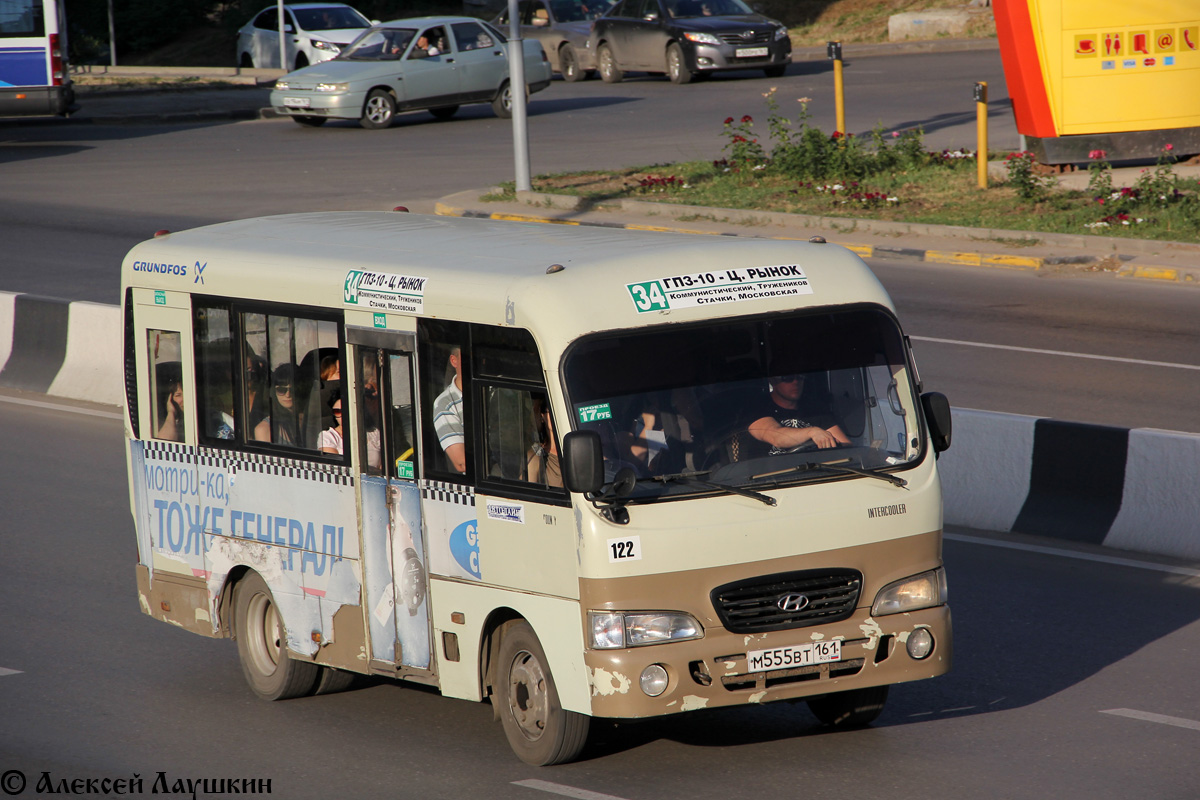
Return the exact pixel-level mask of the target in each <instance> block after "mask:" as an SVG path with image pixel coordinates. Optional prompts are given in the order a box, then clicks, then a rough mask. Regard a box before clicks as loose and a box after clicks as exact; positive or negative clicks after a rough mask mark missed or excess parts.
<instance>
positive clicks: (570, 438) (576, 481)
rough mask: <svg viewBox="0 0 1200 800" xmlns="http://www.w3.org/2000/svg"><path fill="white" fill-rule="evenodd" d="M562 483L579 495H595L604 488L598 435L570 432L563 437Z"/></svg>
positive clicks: (602, 459) (602, 457)
mask: <svg viewBox="0 0 1200 800" xmlns="http://www.w3.org/2000/svg"><path fill="white" fill-rule="evenodd" d="M563 483H564V484H565V485H566V487H567V489H568V490H569V491H572V492H579V493H580V494H589V493H590V494H595V493H597V492H599V491H600V487H602V486H604V452H603V448H602V447H601V444H600V434H598V433H596V432H595V431H571V432H570V433H568V434H567V435H566V436H564V437H563Z"/></svg>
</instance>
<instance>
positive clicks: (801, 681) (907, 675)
mask: <svg viewBox="0 0 1200 800" xmlns="http://www.w3.org/2000/svg"><path fill="white" fill-rule="evenodd" d="M920 629H925V630H926V631H927V632H928V634H929V635H931V636H932V638H933V648H932V650H931V651H930V652H929V654H928V655H927V656H926V657H924V658H921V659H917V658H913V657H912V656H911V655H909V651H908V647H907V643H908V640H909V638H910V637H911V636H912V635H913V634H914V633H915V632H916V631H918V630H920ZM921 638H924V634H922V635H921ZM832 639H840V640H841V643H842V644H841V658H840V660H838V661H834V662H829V663H824V664H813V665H809V666H800V667H792V668H785V669H774V670H767V671H763V672H753V671H751V670H750V669H749V668H748V662H747V653H748V652H750V651H753V650H770V649H772V648H786V647H791V646H794V645H800V644H805V643H808V642H813V641H822V640H832ZM952 654H953V646H952V641H951V624H950V608H949V606H938V607H936V608H929V609H923V610H921V611H914V612H910V613H906V614H895V615H890V616H886V617H877V618H876V617H871V616H870V613H869V609H859V611H858V613H856V614H855V615H854V616H853V617H851V618H850V619H848V620H845V621H844V622H841V623H836V624H832V625H823V626H820V627H819V628H796V629H792V630H785V631H776V632H772V633H767V634H751V635H747V634H740V633H731V632H729V631H727V630H725V629H723V628H718V629H711V628H710V629H709V630H708V631H706V632H705V636H704V638H702V639H695V640H691V641H682V642H674V643H670V644H662V645H652V646H648V647H635V648H626V649H622V650H589V651H587V653H586V654H585V656H584V661H585V663H586V665H587V669H588V677H589V679H590V682H591V688H592V698H591V699H592V715H593V716H596V717H611V718H624V719H633V718H643V717H655V716H662V715H665V714H674V713H677V712H680V711H693V710H696V709H700V708H719V707H722V706H735V705H744V704H750V703H769V702H775V701H779V700H795V699H802V698H811V697H817V696H820V695H825V694H830V693H832V692H843V691H848V690H851V689H861V688H866V687H870V686H886V685H890V684H894V683H903V682H906V681H915V680H922V679H924V678H932V677H935V676H937V675H942V674H944V673H946V672H947V671H949V669H950V664H951V657H952ZM653 665H658V666H661V667H662V668H663V669H664V670H665V671H666V673H667V676H668V682H667V687H666V690H665V691H663V692H662V694H660V695H658V696H657V697H651V696H649V695H648V694H647V693H646V692H645V691H644V690H643V689H642V687H641V676H642V674H643V672H644V671H645V670H646V669H647V668H650V667H652V666H653Z"/></svg>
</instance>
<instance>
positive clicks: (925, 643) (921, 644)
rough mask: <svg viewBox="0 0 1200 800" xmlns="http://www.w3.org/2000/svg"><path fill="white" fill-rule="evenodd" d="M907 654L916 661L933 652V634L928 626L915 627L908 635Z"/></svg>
mask: <svg viewBox="0 0 1200 800" xmlns="http://www.w3.org/2000/svg"><path fill="white" fill-rule="evenodd" d="M906 646H907V647H908V654H909V655H910V656H912V657H913V658H914V659H916V660H917V661H920V660H921V659H922V658H925V657H926V656H928V655H929V654H930V653H932V652H933V634H932V633H930V632H929V629H928V628H917V629H916V630H915V631H913V632H912V633H910V634H909V635H908V642H907V643H906Z"/></svg>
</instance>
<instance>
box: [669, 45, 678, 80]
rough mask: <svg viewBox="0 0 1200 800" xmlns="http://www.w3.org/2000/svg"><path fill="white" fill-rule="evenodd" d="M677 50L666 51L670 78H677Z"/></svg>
mask: <svg viewBox="0 0 1200 800" xmlns="http://www.w3.org/2000/svg"><path fill="white" fill-rule="evenodd" d="M679 66H680V65H679V52H678V51H676V50H671V51H670V52H668V53H667V69H669V70H670V71H671V80H678V79H679Z"/></svg>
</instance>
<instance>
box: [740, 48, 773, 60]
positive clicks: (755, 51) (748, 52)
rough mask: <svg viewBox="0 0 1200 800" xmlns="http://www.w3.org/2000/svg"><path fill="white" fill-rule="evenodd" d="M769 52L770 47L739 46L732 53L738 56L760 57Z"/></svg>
mask: <svg viewBox="0 0 1200 800" xmlns="http://www.w3.org/2000/svg"><path fill="white" fill-rule="evenodd" d="M770 52H771V51H770V49H769V48H766V47H739V48H738V49H737V52H736V53H735V54H734V55H736V56H737V57H738V58H761V57H762V56H765V55H769V54H770Z"/></svg>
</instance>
